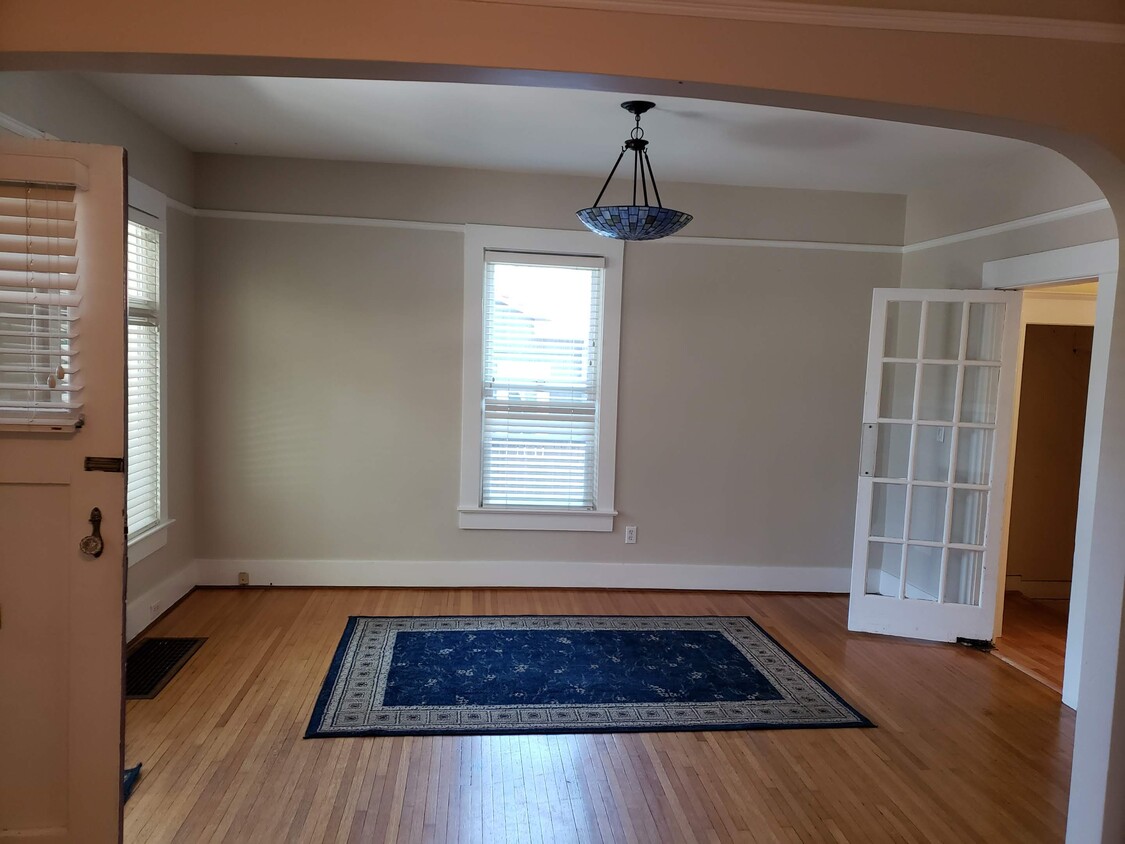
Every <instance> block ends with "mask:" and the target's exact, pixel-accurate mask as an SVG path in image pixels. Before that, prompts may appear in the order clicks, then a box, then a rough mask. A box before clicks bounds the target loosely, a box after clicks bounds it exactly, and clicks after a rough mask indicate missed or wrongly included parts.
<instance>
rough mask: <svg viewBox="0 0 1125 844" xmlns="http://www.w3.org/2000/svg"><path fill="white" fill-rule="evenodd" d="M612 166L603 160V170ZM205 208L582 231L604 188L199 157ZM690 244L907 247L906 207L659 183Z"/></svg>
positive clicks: (579, 182)
mask: <svg viewBox="0 0 1125 844" xmlns="http://www.w3.org/2000/svg"><path fill="white" fill-rule="evenodd" d="M610 164H611V161H610V160H609V159H607V160H606V167H607V172H608V167H609V165H610ZM196 172H197V176H196V180H197V202H196V204H197V205H198V207H200V208H208V209H226V210H238V211H269V212H282V213H289V214H322V215H323V214H327V215H342V216H355V217H380V218H386V219H392V220H423V221H429V222H438V223H457V224H460V223H466V222H471V223H478V224H482V225H521V226H532V227H537V228H559V229H576V230H582V225H581V224H580V223H579V222H578V220H577V218H576V217H575V216H574V212H575V211H577V210H578V209H579V208H584V207H586V206H588V205H590V204H591V203H592V202H593V201H594V198H595V197H596V196H597V194H598V191H599V190H600V189H601V187H602V184H603V178H598V177H593V178H591V177H575V176H551V175H542V174H536V175H530V174H524V173H500V172H495V171H487V170H467V169H460V168H455V167H415V166H409V165H399V164H355V163H353V162H346V161H315V160H310V159H293V158H267V157H254V156H235V155H198V156H196ZM660 193H661V198H662V199H663V200H664V201H665V203H666V204H667V205H669V206H671V207H673V208H684V209H688V210H690V211H691V213H692V214H694V215H695V220H694V221H693V222H692V224H691V226H690V228H687V229H685V230H684V231H683V234H684V235H688V236H693V237H701V236H705V237H736V238H754V239H759V240H819V241H833V242H846V243H866V244H889V245H900V244H902V242H903V241H902V236H903V215H904V212H905V208H906V197H904V196H900V195H897V194H874V193H867V194H856V193H850V192H843V191H810V190H783V189H779V188H743V187H722V186H717V185H699V184H683V183H677V182H668V183H664V182H661V191H660Z"/></svg>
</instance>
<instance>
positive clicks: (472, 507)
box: [457, 225, 625, 532]
mask: <svg viewBox="0 0 1125 844" xmlns="http://www.w3.org/2000/svg"><path fill="white" fill-rule="evenodd" d="M485 250H500V251H504V250H507V251H511V252H532V253H555V254H561V255H586V256H597V257H601V258H604V259H605V281H604V294H603V295H604V296H605V301H604V303H603V306H602V307H603V312H602V346H601V350H600V351H601V355H602V358H601V378H600V380H599V384H598V509H597V510H540V509H534V510H533V509H527V510H521V509H510V508H503V509H501V508H495V507H487V508H485V507H481V506H480V489H481V435H482V430H481V424H482V420H481V404H480V402H481V361H482V355H483V332H484V301H483V299H484V253H485ZM624 254H625V248H624V244H623V243H622V242H621V241H619V240H610V239H608V238H603V237H598V236H597V235H594V234H589V233H587V232H576V231H559V230H555V229H523V228H511V227H508V226H476V225H467V226H465V310H464V331H463V357H462V382H461V490H460V497H459V501H460V503H459V506H458V508H457V511H458V525H459V526H460V527H462V528H468V529H477V530H573V531H606V532H608V531H612V530H613V517H614V516H616V515H617V511H616V510H615V509H614V503H613V502H614V481H615V478H614V470H615V467H616V458H617V382H618V363H619V357H620V349H621V276H622V265H623V260H624Z"/></svg>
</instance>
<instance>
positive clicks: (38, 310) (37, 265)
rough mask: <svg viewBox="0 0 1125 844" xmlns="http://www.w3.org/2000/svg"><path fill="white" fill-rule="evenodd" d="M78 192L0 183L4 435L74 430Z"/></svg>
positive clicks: (0, 408)
mask: <svg viewBox="0 0 1125 844" xmlns="http://www.w3.org/2000/svg"><path fill="white" fill-rule="evenodd" d="M77 199H78V197H77V194H76V190H75V186H74V185H62V184H52V185H47V184H41V183H37V182H10V181H0V429H2V430H7V431H34V432H45V431H64V432H65V431H74V429H75V428H76V427H78V426H79V425H80V424H81V421H82V384H81V374H80V372H79V365H80V363H81V361H80V360H79V359H78V357H79V356H78V354H77V352H76V351H75V347H76V345H77V344H76V343H75V341H76V340H77V338H78V330H79V328H80V326H81V320H79V319H77V307H78V304H79V302H80V301H81V295H80V290H79V268H78V257H77V256H78V223H77V220H76V216H77V215H76V210H77Z"/></svg>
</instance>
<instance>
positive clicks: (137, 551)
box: [128, 177, 175, 568]
mask: <svg viewBox="0 0 1125 844" xmlns="http://www.w3.org/2000/svg"><path fill="white" fill-rule="evenodd" d="M128 199H129V220H130V221H131V222H134V223H140V224H141V225H144V226H148V227H149V228H152V229H156V230H157V231H159V232H160V329H161V332H160V520H159V521H158V522H157V523H156V524H154V525H149V526H148V527H147V528H146V529H145V530H144V531H142V532H141V533H138V534H137V535H135V536H131V537H129V539H128V546H129V550H128V558H129V567H130V568H131V567H133V566H135V565H136V564H137V563H139V562H140V561H141V560H143V559H145V558H146V557H148V556H149V555H151V554H153V553H155V552H156V551H159V550H160V549H161V548H163V547H164V546H165V545H166V544H167V543H168V528H169V527H170V526H171V525H172V524H173V523H174V522H175V519H172V518H169V516H168V449H167V448H166V447H165V446H166V440H167V434H166V432H167V430H168V402H167V397H168V379H167V378H166V377H164V376H165V373H167V371H168V344H167V342H166V337H167V332H166V331H165V327H166V325H167V315H168V305H167V301H168V297H167V295H166V293H167V275H168V270H167V261H166V255H167V251H168V246H167V239H168V238H167V234H168V227H167V222H166V221H167V216H168V198H167V197H166V196H165V195H164V194H162V193H161V192H160V191H158V190H156V189H155V188H150V187H149V186H148V185H146V184H144V183H143V182H138V181H137V180H136V179H134V178H132V177H129V196H128Z"/></svg>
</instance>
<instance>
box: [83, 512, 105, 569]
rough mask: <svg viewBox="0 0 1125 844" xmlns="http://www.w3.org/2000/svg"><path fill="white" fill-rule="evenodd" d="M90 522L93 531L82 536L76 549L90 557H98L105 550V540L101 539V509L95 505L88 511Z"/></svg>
mask: <svg viewBox="0 0 1125 844" xmlns="http://www.w3.org/2000/svg"><path fill="white" fill-rule="evenodd" d="M90 524H91V525H93V527H94V532H93V533H92V534H91V535H90V536H84V537H82V540H81V541H80V542H79V543H78V550H80V551H81V552H82V553H83V554H89V555H90V556H91V557H100V556H101V555H102V551H104V550H105V542H103V541H102V511H101V510H100V509H98V508H97V507H95V508H94V509H93V510H91V511H90Z"/></svg>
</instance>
